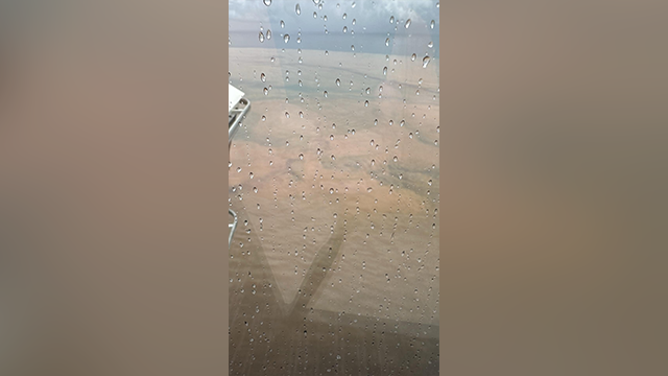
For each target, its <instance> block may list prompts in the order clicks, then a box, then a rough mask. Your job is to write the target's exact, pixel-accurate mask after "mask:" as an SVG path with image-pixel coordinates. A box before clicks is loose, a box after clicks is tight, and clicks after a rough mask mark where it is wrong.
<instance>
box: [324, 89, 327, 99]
mask: <svg viewBox="0 0 668 376" xmlns="http://www.w3.org/2000/svg"><path fill="white" fill-rule="evenodd" d="M324 94H325V98H327V90H325V93H324Z"/></svg>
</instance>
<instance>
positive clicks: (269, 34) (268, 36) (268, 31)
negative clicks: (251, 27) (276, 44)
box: [267, 30, 271, 40]
mask: <svg viewBox="0 0 668 376" xmlns="http://www.w3.org/2000/svg"><path fill="white" fill-rule="evenodd" d="M269 39H271V30H267V40H269Z"/></svg>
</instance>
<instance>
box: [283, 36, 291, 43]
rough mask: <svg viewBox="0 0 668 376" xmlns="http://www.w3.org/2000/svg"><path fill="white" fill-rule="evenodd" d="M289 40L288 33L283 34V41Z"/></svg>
mask: <svg viewBox="0 0 668 376" xmlns="http://www.w3.org/2000/svg"><path fill="white" fill-rule="evenodd" d="M289 40H290V35H288V34H285V35H284V36H283V42H285V43H288V41H289Z"/></svg>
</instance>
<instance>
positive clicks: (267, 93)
mask: <svg viewBox="0 0 668 376" xmlns="http://www.w3.org/2000/svg"><path fill="white" fill-rule="evenodd" d="M262 92H264V95H269V89H267V88H266V87H265V88H264V89H263V90H262Z"/></svg>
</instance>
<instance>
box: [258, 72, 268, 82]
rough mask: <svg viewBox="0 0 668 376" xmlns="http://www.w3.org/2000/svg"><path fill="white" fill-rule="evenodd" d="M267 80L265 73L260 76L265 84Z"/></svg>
mask: <svg viewBox="0 0 668 376" xmlns="http://www.w3.org/2000/svg"><path fill="white" fill-rule="evenodd" d="M266 79H267V78H266V76H265V75H264V73H262V74H260V80H262V82H264V81H265V80H266Z"/></svg>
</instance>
